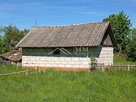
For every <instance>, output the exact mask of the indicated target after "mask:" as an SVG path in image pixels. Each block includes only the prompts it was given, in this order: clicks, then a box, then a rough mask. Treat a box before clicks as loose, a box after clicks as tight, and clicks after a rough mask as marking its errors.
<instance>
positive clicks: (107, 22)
mask: <svg viewBox="0 0 136 102" xmlns="http://www.w3.org/2000/svg"><path fill="white" fill-rule="evenodd" d="M103 23H109V21H103V22H90V23H81V24H67V25H55V26H38V27H34V28H46V27H66V26H76V25H77V26H78V25H88V24H103Z"/></svg>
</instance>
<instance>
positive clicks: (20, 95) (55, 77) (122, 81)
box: [0, 67, 136, 102]
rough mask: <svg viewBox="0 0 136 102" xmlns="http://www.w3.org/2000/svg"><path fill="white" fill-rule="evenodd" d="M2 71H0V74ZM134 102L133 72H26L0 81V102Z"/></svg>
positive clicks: (135, 98) (135, 90)
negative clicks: (26, 73)
mask: <svg viewBox="0 0 136 102" xmlns="http://www.w3.org/2000/svg"><path fill="white" fill-rule="evenodd" d="M7 68H8V67H7ZM13 68H14V67H13ZM2 70H3V69H2V68H0V72H1V71H2ZM13 70H14V69H13ZM13 70H12V71H13ZM19 70H23V69H21V68H19ZM3 72H4V71H3ZM135 101H136V71H135V70H134V71H129V72H127V71H113V72H99V71H93V72H58V71H55V70H52V69H50V70H46V71H44V72H37V71H35V70H29V75H28V76H25V75H24V74H17V75H9V76H1V77H0V102H135Z"/></svg>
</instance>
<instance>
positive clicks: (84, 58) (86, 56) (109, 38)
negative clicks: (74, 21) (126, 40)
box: [17, 22, 116, 70]
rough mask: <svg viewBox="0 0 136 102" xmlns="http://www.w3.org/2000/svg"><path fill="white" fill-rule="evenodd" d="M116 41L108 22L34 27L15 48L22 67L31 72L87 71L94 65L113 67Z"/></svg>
mask: <svg viewBox="0 0 136 102" xmlns="http://www.w3.org/2000/svg"><path fill="white" fill-rule="evenodd" d="M114 46H116V41H115V38H114V35H113V33H112V29H111V26H110V24H109V22H98V23H88V24H78V25H66V26H45V27H34V28H33V29H32V30H31V31H30V32H29V33H28V34H27V35H26V36H25V37H24V38H23V39H22V40H21V41H20V42H19V43H18V44H17V47H21V48H22V66H24V67H33V68H42V69H44V68H59V69H71V70H76V69H84V70H87V69H89V68H90V63H91V60H90V58H91V57H95V58H96V60H97V63H103V64H105V65H112V64H113V47H114Z"/></svg>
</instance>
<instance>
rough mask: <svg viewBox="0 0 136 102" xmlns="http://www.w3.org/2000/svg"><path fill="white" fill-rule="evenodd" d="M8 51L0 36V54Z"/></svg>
mask: <svg viewBox="0 0 136 102" xmlns="http://www.w3.org/2000/svg"><path fill="white" fill-rule="evenodd" d="M8 50H9V47H8V45H7V44H6V43H5V42H4V40H3V37H2V36H0V54H2V53H4V52H7V51H8Z"/></svg>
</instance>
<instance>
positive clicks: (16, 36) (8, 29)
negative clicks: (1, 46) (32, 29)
mask: <svg viewBox="0 0 136 102" xmlns="http://www.w3.org/2000/svg"><path fill="white" fill-rule="evenodd" d="M28 31H29V30H27V29H24V30H19V29H18V28H17V27H16V26H13V25H9V26H5V27H3V28H2V33H3V35H4V42H6V44H7V45H8V46H9V48H10V49H13V48H14V47H15V45H16V44H17V43H18V42H19V41H20V40H21V39H22V38H23V37H24V36H25V35H26V34H27V33H28Z"/></svg>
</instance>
